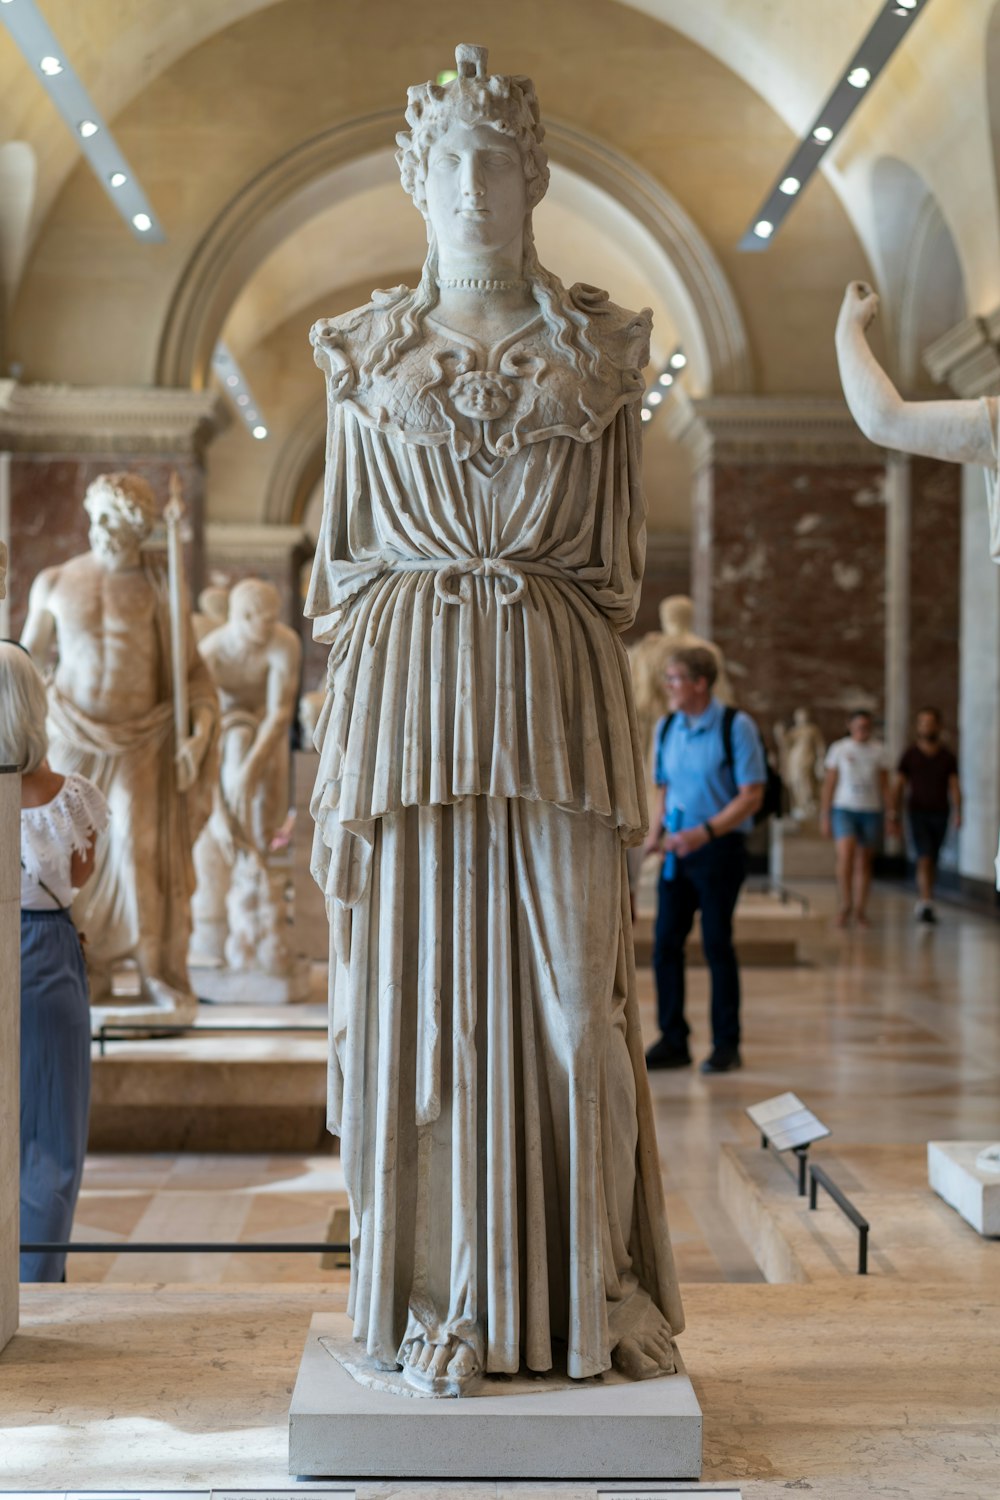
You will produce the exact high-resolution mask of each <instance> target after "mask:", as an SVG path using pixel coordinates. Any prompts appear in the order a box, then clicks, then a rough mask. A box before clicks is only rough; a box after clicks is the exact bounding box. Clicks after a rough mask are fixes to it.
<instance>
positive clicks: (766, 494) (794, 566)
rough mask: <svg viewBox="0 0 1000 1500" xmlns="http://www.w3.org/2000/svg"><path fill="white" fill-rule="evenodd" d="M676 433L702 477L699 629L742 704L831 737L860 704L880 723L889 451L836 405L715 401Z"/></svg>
mask: <svg viewBox="0 0 1000 1500" xmlns="http://www.w3.org/2000/svg"><path fill="white" fill-rule="evenodd" d="M675 435H676V436H677V437H678V438H679V439H680V440H681V441H683V442H685V443H686V444H688V445H689V447H690V449H691V456H692V460H693V464H694V471H695V483H694V489H693V506H694V513H693V516H692V565H691V572H692V585H693V593H694V598H695V604H696V610H697V628H698V629H699V630H700V631H702V632H703V633H705V634H709V635H710V636H711V638H712V639H713V640H715V641H717V642H718V644H719V645H720V646H721V648H722V650H723V651H724V652H725V654H726V661H727V664H728V667H729V670H730V674H731V677H732V680H733V684H734V687H735V690H736V693H737V696H738V699H739V702H740V703H741V705H742V706H743V707H745V708H747V709H749V710H750V712H752V713H753V714H755V715H756V716H757V718H758V720H759V722H760V724H761V727H762V728H763V729H764V730H765V732H767V731H769V730H770V726H771V724H772V723H773V722H774V721H775V720H776V719H778V718H781V719H787V718H789V717H790V715H791V713H792V710H793V709H794V708H796V707H798V706H799V705H804V706H806V707H808V708H809V709H810V710H811V711H812V712H813V715H814V717H815V718H816V720H817V722H818V723H819V725H820V728H821V729H822V731H823V733H824V735H825V736H826V737H827V738H828V739H829V738H832V737H834V736H836V735H839V734H841V733H843V722H844V714H845V711H846V710H848V709H849V708H850V707H852V706H854V705H856V704H862V703H863V704H867V705H868V706H870V707H871V708H872V709H873V711H874V712H875V713H876V714H877V715H878V716H879V717H881V716H882V714H883V712H884V709H885V689H886V639H887V621H888V619H889V616H890V609H889V601H888V600H887V582H888V573H887V567H888V562H887V559H888V531H887V502H888V488H887V476H886V455H885V453H883V452H882V451H881V450H880V449H878V448H875V447H874V446H873V445H872V444H870V443H869V442H867V440H866V439H865V438H863V437H862V435H861V434H860V433H859V432H858V430H857V428H856V427H855V426H854V423H853V421H852V420H851V417H850V415H849V413H848V411H847V408H846V406H845V405H844V403H843V402H842V401H841V400H840V399H836V400H834V399H829V400H827V399H820V398H802V399H797V400H796V399H784V398H780V399H779V398H776V397H714V398H709V399H706V400H701V401H696V402H694V403H692V404H691V406H690V407H689V409H688V413H687V418H686V421H685V419H684V416H683V414H682V413H678V416H677V418H676V419H675ZM896 571H897V572H898V573H899V576H901V577H902V576H904V575H905V568H903V569H899V570H896ZM892 604H893V612H895V611H896V609H897V606H896V604H895V601H892Z"/></svg>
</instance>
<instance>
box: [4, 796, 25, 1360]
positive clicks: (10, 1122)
mask: <svg viewBox="0 0 1000 1500" xmlns="http://www.w3.org/2000/svg"><path fill="white" fill-rule="evenodd" d="M20 849H21V778H20V776H19V775H18V773H17V772H16V771H8V772H4V773H0V1349H2V1348H3V1347H4V1345H5V1344H6V1343H7V1340H8V1339H10V1338H11V1337H12V1336H13V1335H14V1333H16V1331H17V1322H18V1311H17V1308H18V1286H17V1282H18V1259H19V1257H18V1243H19V1240H18V1215H19V1210H20V1202H19V1200H20V1173H21V1161H20V1148H19V1140H20V1105H19V1103H18V1094H19V1087H18V1085H19V1080H20V1067H21V1062H20V1060H21V878H20V866H19V857H20Z"/></svg>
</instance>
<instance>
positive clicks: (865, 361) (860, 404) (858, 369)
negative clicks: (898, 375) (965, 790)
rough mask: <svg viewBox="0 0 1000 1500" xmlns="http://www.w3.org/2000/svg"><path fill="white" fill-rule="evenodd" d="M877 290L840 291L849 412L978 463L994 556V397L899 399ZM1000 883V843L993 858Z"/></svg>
mask: <svg viewBox="0 0 1000 1500" xmlns="http://www.w3.org/2000/svg"><path fill="white" fill-rule="evenodd" d="M878 305H879V304H878V297H877V296H876V295H875V293H874V292H873V291H872V289H871V287H870V286H867V285H866V284H865V283H864V282H863V281H852V282H851V283H850V285H849V286H848V288H847V291H846V292H845V293H844V301H843V303H842V305H841V309H840V317H839V319H838V321H837V361H838V363H839V365H840V379H841V382H842V384H843V387H844V395H845V396H846V397H847V404H848V406H849V407H850V409H851V415H852V416H853V418H854V420H855V421H856V422H857V424H858V426H859V427H860V428H861V430H862V432H863V433H864V434H865V436H866V437H867V438H870V439H871V441H872V442H873V443H878V444H879V445H880V446H882V447H884V448H894V449H896V450H897V451H898V452H901V453H916V454H919V455H920V456H921V457H923V458H943V459H947V460H948V461H949V462H950V463H956V464H982V466H983V468H984V469H985V470H986V471H987V474H986V497H987V510H988V513H989V528H990V541H989V547H990V557H991V558H992V559H993V561H994V562H995V563H1000V401H998V399H997V397H995V396H984V397H981V398H979V399H976V400H964V401H904V400H903V398H902V396H901V395H900V394H899V392H898V391H897V390H896V387H895V386H894V385H893V383H892V381H891V380H890V379H889V377H888V375H887V374H886V373H885V371H884V370H883V369H882V367H881V365H880V364H879V363H878V360H877V359H876V358H875V356H874V354H873V353H872V351H871V348H870V346H869V344H868V340H867V338H866V337H865V330H866V329H867V328H868V326H869V324H870V323H871V322H872V321H873V319H874V318H875V317H877V315H878ZM996 872H997V886H998V888H1000V850H998V852H997V859H996Z"/></svg>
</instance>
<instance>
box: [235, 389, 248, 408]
mask: <svg viewBox="0 0 1000 1500" xmlns="http://www.w3.org/2000/svg"><path fill="white" fill-rule="evenodd" d="M236 405H237V406H249V405H250V397H249V396H248V395H247V394H246V392H244V394H243V395H242V396H237V397H236Z"/></svg>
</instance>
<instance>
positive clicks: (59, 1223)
mask: <svg viewBox="0 0 1000 1500" xmlns="http://www.w3.org/2000/svg"><path fill="white" fill-rule="evenodd" d="M45 716H46V693H45V684H44V682H43V681H42V679H41V677H40V676H39V673H38V670H37V668H36V667H35V665H34V663H33V662H32V660H31V657H30V656H29V655H28V653H27V652H26V651H25V650H24V649H23V648H22V647H20V646H17V645H14V644H12V643H10V642H2V643H0V764H2V765H6V766H17V767H18V768H19V769H20V771H21V1242H22V1244H52V1243H61V1242H65V1241H67V1240H68V1239H69V1236H70V1230H71V1229H72V1227H73V1211H74V1209H75V1207H76V1199H77V1194H78V1193H79V1191H80V1178H81V1177H82V1175H83V1158H84V1154H85V1152H86V1149H87V1121H88V1116H89V1112H90V1000H89V996H88V992H87V971H86V967H85V965H84V960H83V950H82V947H81V944H80V938H79V935H78V933H77V931H76V928H75V927H74V926H73V922H72V919H71V917H70V913H69V906H70V902H71V900H72V896H73V892H74V890H77V889H79V887H80V886H82V885H83V884H84V883H85V882H86V880H87V879H88V878H89V876H90V873H91V871H92V870H93V867H94V843H95V841H96V838H97V834H98V833H99V832H100V831H101V830H102V829H103V828H104V826H105V824H106V822H107V817H108V811H107V804H106V803H105V801H104V798H103V796H102V795H101V793H100V792H99V791H98V790H97V788H96V787H95V786H94V785H93V783H92V782H89V781H87V780H86V778H85V777H83V776H60V775H59V774H58V773H57V772H55V771H53V770H52V768H51V767H50V766H49V763H48V761H47V759H46V756H47V754H48V736H47V734H46V730H45ZM65 1275H66V1256H65V1252H61V1251H55V1250H51V1251H34V1252H29V1253H26V1254H23V1255H22V1256H21V1280H22V1281H62V1280H65Z"/></svg>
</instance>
